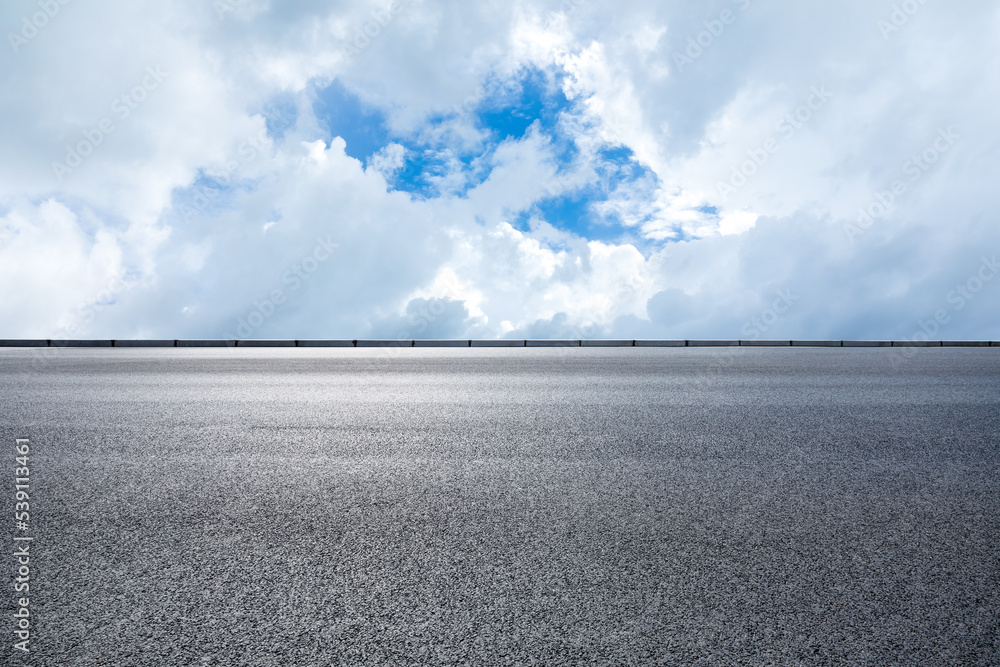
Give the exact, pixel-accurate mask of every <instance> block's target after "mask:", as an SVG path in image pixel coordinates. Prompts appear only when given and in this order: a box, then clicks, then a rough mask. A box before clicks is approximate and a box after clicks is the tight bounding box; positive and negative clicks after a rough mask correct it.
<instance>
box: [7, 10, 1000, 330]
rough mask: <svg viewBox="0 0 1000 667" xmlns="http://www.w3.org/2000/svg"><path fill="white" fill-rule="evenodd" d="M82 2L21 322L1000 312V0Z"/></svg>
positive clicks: (23, 121) (13, 304) (26, 36)
mask: <svg viewBox="0 0 1000 667" xmlns="http://www.w3.org/2000/svg"><path fill="white" fill-rule="evenodd" d="M903 4H905V8H904V7H903ZM50 5H52V3H48V4H46V6H50ZM56 5H58V9H57V10H55V11H50V12H49V13H48V14H45V16H44V20H43V19H40V18H38V12H40V11H42V12H43V13H44V8H43V7H41V5H39V4H38V3H33V2H15V3H7V4H5V5H4V6H3V7H2V8H0V27H2V28H3V31H4V34H5V36H6V40H5V41H6V43H5V48H3V49H0V83H2V85H3V86H4V89H5V90H7V91H10V94H8V95H7V96H4V97H3V98H2V99H0V117H2V119H3V122H2V123H0V143H2V145H3V146H4V150H3V151H2V152H0V276H2V281H0V290H2V294H3V299H2V300H0V322H2V324H3V327H2V328H3V331H0V335H3V336H10V337H18V336H40V337H52V336H55V337H57V336H61V335H65V336H70V337H85V336H109V337H119V338H124V337H130V336H150V337H156V336H164V337H174V336H205V337H213V336H219V337H221V336H230V335H236V336H240V337H300V338H304V337H324V338H325V337H347V338H354V337H358V336H364V335H372V336H386V337H394V336H396V335H399V334H405V335H408V336H414V337H470V336H476V337H480V336H481V337H500V336H520V335H532V336H535V335H537V336H541V337H545V336H553V337H562V336H572V337H580V336H584V335H608V336H616V337H646V336H650V337H653V336H656V337H659V336H664V337H677V338H693V337H753V336H755V335H759V336H761V337H777V338H786V337H803V338H810V337H816V338H825V337H904V336H906V337H908V336H911V335H913V334H914V333H915V332H916V331H919V330H921V327H924V326H925V325H926V323H927V321H928V318H934V317H935V314H938V315H939V314H940V313H941V312H943V313H944V315H945V316H946V318H947V321H946V322H943V323H940V333H939V334H938V335H940V336H943V337H947V338H964V337H969V338H985V337H994V338H995V337H997V336H998V335H1000V323H998V321H997V319H996V318H995V316H994V313H995V312H996V310H997V306H998V305H1000V280H993V274H992V273H990V271H991V270H992V269H991V268H990V267H992V266H995V263H994V260H993V258H994V256H995V255H996V253H998V252H1000V247H998V246H1000V233H998V227H997V224H996V220H995V219H994V218H995V212H994V209H995V207H994V206H993V204H992V202H993V189H994V187H995V186H994V182H995V181H996V171H997V167H996V165H997V158H998V151H1000V140H998V131H997V129H996V123H995V121H994V119H993V116H994V112H993V109H995V107H996V104H997V102H998V100H1000V81H998V76H997V74H996V72H997V71H1000V69H998V67H997V65H998V59H1000V54H998V52H997V50H996V48H995V44H996V43H997V40H998V37H1000V10H998V8H997V7H996V5H995V3H991V2H987V1H986V0H976V1H972V2H966V3H962V5H961V6H960V7H957V6H945V5H939V4H935V3H909V4H906V3H902V4H900V3H891V2H885V3H882V2H876V3H872V2H863V1H862V0H851V1H849V2H843V3H838V4H836V5H829V6H826V5H824V6H813V5H803V4H802V3H794V2H791V0H788V1H785V2H771V3H762V2H757V1H756V0H718V1H716V2H712V3H708V4H701V5H699V4H692V3H680V2H652V1H651V0H622V2H618V3H615V5H614V6H609V5H605V4H601V3H588V2H583V1H582V0H561V1H558V2H557V1H556V0H518V2H505V1H501V0H489V1H486V2H481V3H464V2H458V0H446V1H442V2H433V3H432V2H429V1H425V0H393V1H392V2H387V1H386V0H371V1H370V2H350V3H348V2H337V1H333V0H330V1H328V2H318V3H305V4H302V3H285V4H281V3H276V2H270V1H268V0H243V1H241V2H234V1H227V2H223V3H214V4H213V3H203V2H196V1H195V0H170V1H168V2H162V3H157V4H156V5H155V6H154V5H147V4H136V3H127V2H125V1H124V0H112V1H110V2H105V3H101V4H100V5H99V6H95V7H89V6H88V7H86V8H84V7H83V6H82V5H80V6H78V5H76V4H75V3H68V4H61V3H56ZM85 9H86V11H84V10H85ZM900 12H902V13H900ZM331 105H332V107H331ZM782 299H783V300H782ZM776 302H777V303H778V305H779V306H780V308H776V307H775V304H776ZM778 310H780V311H781V312H778ZM438 311H440V312H438ZM434 313H437V314H434Z"/></svg>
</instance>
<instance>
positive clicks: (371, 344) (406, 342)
mask: <svg viewBox="0 0 1000 667" xmlns="http://www.w3.org/2000/svg"><path fill="white" fill-rule="evenodd" d="M38 347H44V348H49V347H56V348H102V347H113V348H162V347H188V348H192V347H233V348H236V347H296V348H298V347H307V348H308V347H354V348H356V347H362V348H379V347H480V348H484V347H508V348H514V347H1000V341H990V340H848V339H844V340H811V339H802V340H795V339H770V340H760V339H757V340H741V339H712V338H702V339H642V338H623V339H604V338H593V339H588V338H570V339H560V338H492V339H475V338H456V339H420V338H406V339H394V338H391V339H379V338H371V339H360V338H354V339H294V338H273V339H260V338H246V339H233V338H190V339H184V338H164V339H118V338H104V339H60V338H11V339H0V348H38Z"/></svg>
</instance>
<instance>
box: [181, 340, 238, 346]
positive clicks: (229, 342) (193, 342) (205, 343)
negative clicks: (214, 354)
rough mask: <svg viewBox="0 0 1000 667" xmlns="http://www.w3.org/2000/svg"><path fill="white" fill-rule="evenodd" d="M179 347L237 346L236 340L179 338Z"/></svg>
mask: <svg viewBox="0 0 1000 667" xmlns="http://www.w3.org/2000/svg"><path fill="white" fill-rule="evenodd" d="M177 347H236V341H235V340H178V341H177Z"/></svg>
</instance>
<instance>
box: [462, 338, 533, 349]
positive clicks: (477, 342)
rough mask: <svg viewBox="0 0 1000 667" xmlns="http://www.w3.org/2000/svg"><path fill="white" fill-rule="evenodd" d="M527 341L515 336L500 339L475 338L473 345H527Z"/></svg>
mask: <svg viewBox="0 0 1000 667" xmlns="http://www.w3.org/2000/svg"><path fill="white" fill-rule="evenodd" d="M524 343H525V341H523V340H518V339H514V338H510V339H507V338H504V339H500V340H474V341H472V347H525V344H524Z"/></svg>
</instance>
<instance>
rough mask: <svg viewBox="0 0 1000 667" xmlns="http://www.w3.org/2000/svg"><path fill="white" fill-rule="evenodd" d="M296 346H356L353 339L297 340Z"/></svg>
mask: <svg viewBox="0 0 1000 667" xmlns="http://www.w3.org/2000/svg"><path fill="white" fill-rule="evenodd" d="M295 342H296V343H297V345H296V347H356V345H355V343H357V341H354V340H297V341H295Z"/></svg>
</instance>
